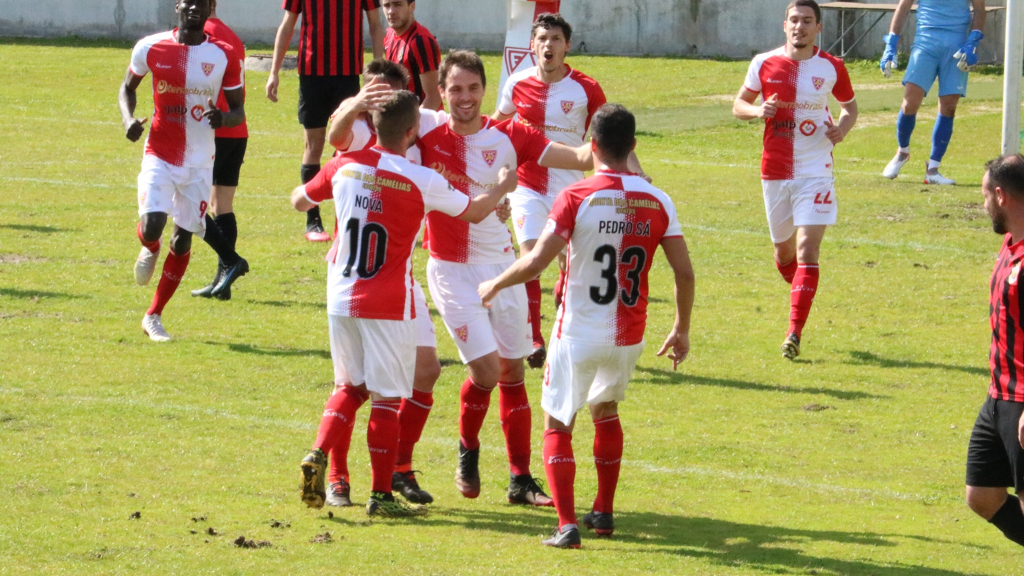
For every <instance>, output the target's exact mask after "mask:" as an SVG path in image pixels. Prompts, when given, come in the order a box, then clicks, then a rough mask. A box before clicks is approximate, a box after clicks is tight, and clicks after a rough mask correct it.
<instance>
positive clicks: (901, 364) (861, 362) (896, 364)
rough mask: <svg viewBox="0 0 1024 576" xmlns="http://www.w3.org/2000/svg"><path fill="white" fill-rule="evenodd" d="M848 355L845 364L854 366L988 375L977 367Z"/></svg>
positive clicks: (869, 354)
mask: <svg viewBox="0 0 1024 576" xmlns="http://www.w3.org/2000/svg"><path fill="white" fill-rule="evenodd" d="M849 354H850V357H851V358H852V359H853V360H851V361H848V362H846V364H852V365H854V366H866V365H874V366H878V367H879V368H935V369H937V370H957V371H959V372H966V373H967V374H974V375H976V376H988V375H989V371H988V368H981V367H978V366H958V365H956V364H940V363H938V362H914V361H913V360H894V359H891V358H883V357H881V356H879V355H877V354H873V353H871V352H859V351H856V350H851V351H850V352H849Z"/></svg>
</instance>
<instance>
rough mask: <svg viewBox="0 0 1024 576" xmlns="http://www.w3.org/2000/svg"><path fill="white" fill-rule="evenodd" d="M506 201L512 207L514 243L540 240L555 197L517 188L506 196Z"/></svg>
mask: <svg viewBox="0 0 1024 576" xmlns="http://www.w3.org/2000/svg"><path fill="white" fill-rule="evenodd" d="M508 200H509V203H510V204H511V205H512V229H513V230H515V232H516V242H517V243H519V244H522V243H523V242H529V241H531V240H537V239H538V238H540V235H541V233H542V232H544V226H546V225H547V223H548V216H549V215H550V214H551V208H552V206H554V204H555V197H554V196H545V195H543V194H538V193H536V192H534V191H533V190H529V189H526V188H522V187H519V188H516V190H515V192H513V193H511V194H509V195H508Z"/></svg>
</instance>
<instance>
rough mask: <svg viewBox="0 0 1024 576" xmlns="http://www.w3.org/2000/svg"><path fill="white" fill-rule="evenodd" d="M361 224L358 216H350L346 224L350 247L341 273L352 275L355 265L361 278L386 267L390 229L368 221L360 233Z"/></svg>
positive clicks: (374, 274) (372, 274) (373, 274)
mask: <svg viewBox="0 0 1024 576" xmlns="http://www.w3.org/2000/svg"><path fill="white" fill-rule="evenodd" d="M359 224H360V222H359V219H358V218H349V221H348V222H347V223H346V224H345V232H347V233H348V243H349V246H350V248H349V251H348V262H346V263H345V269H344V270H342V271H341V275H342V276H344V277H346V278H348V277H349V276H351V275H352V267H353V266H355V267H356V274H358V275H359V277H360V278H363V279H366V278H373V277H374V276H376V275H377V272H380V269H381V268H383V267H384V257H385V256H386V255H387V251H388V230H387V228H385V227H384V226H381V225H380V224H379V223H377V222H367V223H366V225H365V226H363V231H362V233H361V234H360V232H359ZM371 253H372V257H373V261H372V262H371V261H370V258H371ZM357 258H358V262H357V260H356V259H357Z"/></svg>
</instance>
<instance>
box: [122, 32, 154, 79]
mask: <svg viewBox="0 0 1024 576" xmlns="http://www.w3.org/2000/svg"><path fill="white" fill-rule="evenodd" d="M147 40H148V38H144V39H142V40H140V41H139V42H138V43H137V44H136V45H135V47H134V48H132V59H131V63H130V64H129V65H128V67H129V68H130V69H131V71H132V74H135V75H136V76H138V77H140V78H141V77H142V76H145V75H146V74H149V62H148V60H149V58H148V56H149V49H150V48H151V47H152V46H153V43H152V42H148V41H147Z"/></svg>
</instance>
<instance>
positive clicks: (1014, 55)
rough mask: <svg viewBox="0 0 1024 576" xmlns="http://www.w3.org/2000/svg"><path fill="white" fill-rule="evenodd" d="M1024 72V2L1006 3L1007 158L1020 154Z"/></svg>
mask: <svg viewBox="0 0 1024 576" xmlns="http://www.w3.org/2000/svg"><path fill="white" fill-rule="evenodd" d="M1022 70H1024V0H1007V2H1006V52H1005V53H1004V56H1003V154H1016V153H1018V152H1020V139H1021V129H1020V105H1021V72H1022Z"/></svg>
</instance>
